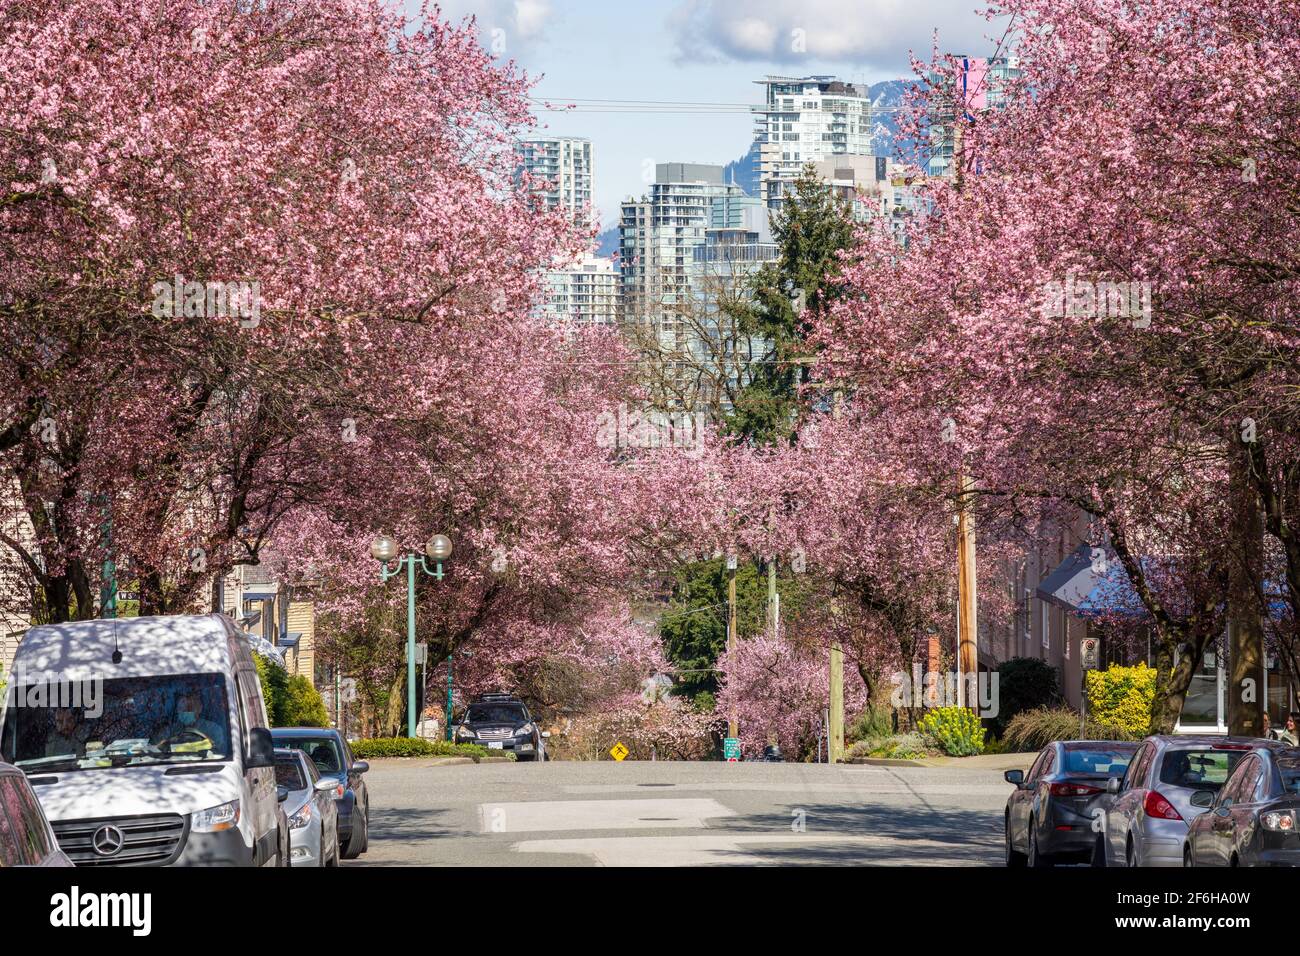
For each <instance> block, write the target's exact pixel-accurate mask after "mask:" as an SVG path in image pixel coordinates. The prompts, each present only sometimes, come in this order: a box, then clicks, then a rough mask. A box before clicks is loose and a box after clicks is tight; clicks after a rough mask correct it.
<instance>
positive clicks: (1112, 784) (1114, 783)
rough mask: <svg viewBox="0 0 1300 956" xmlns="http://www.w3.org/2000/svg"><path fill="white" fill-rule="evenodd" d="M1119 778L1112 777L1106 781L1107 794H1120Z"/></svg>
mask: <svg viewBox="0 0 1300 956" xmlns="http://www.w3.org/2000/svg"><path fill="white" fill-rule="evenodd" d="M1119 785H1120V784H1119V777H1111V778H1110V779H1109V780H1107V781H1106V792H1107V793H1119Z"/></svg>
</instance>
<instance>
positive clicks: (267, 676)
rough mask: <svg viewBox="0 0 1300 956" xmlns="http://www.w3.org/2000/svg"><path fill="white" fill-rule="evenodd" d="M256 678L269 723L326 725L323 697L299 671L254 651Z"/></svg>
mask: <svg viewBox="0 0 1300 956" xmlns="http://www.w3.org/2000/svg"><path fill="white" fill-rule="evenodd" d="M253 661H254V663H256V664H257V679H258V680H259V681H260V682H261V684H262V698H263V700H264V701H265V702H266V717H267V720H269V721H270V722H271V726H272V727H328V726H329V723H330V718H329V713H328V711H326V710H325V699H324V698H323V697H321V695H320V692H319V691H318V690H316V688H315V686H313V684H312V682H311V681H309V680H308V679H307V678H306V677H303V676H302V675H301V674H294V675H293V676H292V677H291V676H290V675H289V673H288V672H287V671H286V670H285V669H284V668H283V667H281V666H280V665H279V664H277V663H276V662H275V661H273V660H271V659H270V658H269V657H263V656H262V655H261V654H254V655H253Z"/></svg>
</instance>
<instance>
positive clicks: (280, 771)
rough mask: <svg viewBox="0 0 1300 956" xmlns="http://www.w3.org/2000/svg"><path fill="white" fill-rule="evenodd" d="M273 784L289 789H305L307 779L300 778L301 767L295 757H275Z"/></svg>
mask: <svg viewBox="0 0 1300 956" xmlns="http://www.w3.org/2000/svg"><path fill="white" fill-rule="evenodd" d="M275 785H276V786H277V787H288V788H289V789H290V790H306V789H307V781H306V780H304V779H303V778H302V768H301V767H299V766H298V760H297V758H296V757H276V758H275Z"/></svg>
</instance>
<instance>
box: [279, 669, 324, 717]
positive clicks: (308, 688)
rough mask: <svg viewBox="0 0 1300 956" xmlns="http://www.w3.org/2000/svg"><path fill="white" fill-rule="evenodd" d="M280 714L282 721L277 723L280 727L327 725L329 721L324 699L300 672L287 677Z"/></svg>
mask: <svg viewBox="0 0 1300 956" xmlns="http://www.w3.org/2000/svg"><path fill="white" fill-rule="evenodd" d="M280 716H281V719H282V720H283V721H284V723H283V724H281V725H279V726H282V727H328V726H329V723H330V715H329V712H328V711H326V710H325V699H324V698H323V697H321V695H320V691H318V690H317V689H316V688H315V687H314V686H313V685H312V682H311V681H309V680H308V679H307V678H305V677H303V676H302V675H301V674H295V675H293V676H292V677H290V678H289V683H288V686H286V687H285V692H284V704H283V707H282V708H281V714H280Z"/></svg>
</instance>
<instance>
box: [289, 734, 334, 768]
mask: <svg viewBox="0 0 1300 956" xmlns="http://www.w3.org/2000/svg"><path fill="white" fill-rule="evenodd" d="M275 743H276V746H278V747H290V748H292V749H293V750H301V751H302V752H303V753H305V754H306V755H307V758H308V759H309V760H310V761H311V762H312V763H314V764H315V765H316V769H317V770H319V771H320V772H321V773H341V772H342V771H343V760H342V758H341V756H340V754H339V745H338V741H337V740H334V739H333V738H332V737H290V738H287V739H282V738H278V737H277V738H276V741H275Z"/></svg>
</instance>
